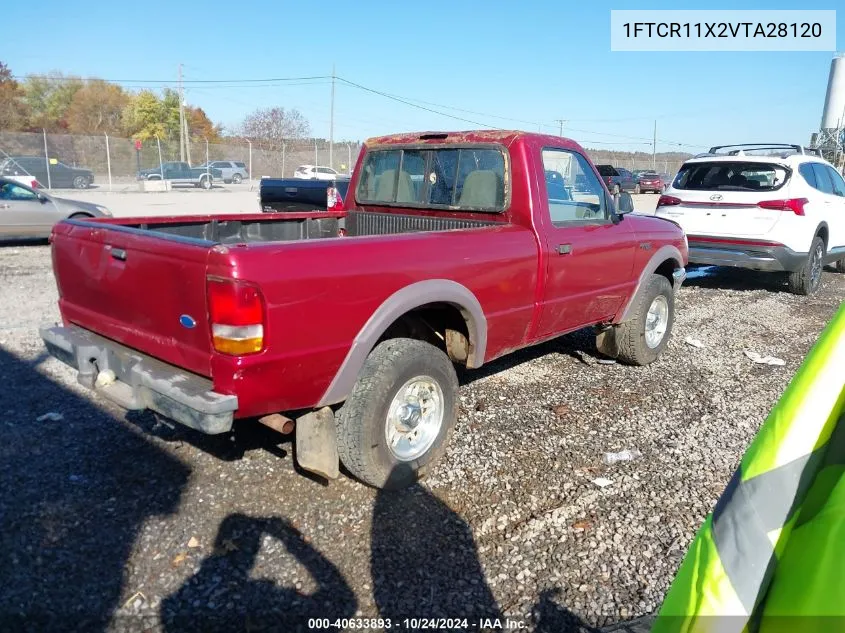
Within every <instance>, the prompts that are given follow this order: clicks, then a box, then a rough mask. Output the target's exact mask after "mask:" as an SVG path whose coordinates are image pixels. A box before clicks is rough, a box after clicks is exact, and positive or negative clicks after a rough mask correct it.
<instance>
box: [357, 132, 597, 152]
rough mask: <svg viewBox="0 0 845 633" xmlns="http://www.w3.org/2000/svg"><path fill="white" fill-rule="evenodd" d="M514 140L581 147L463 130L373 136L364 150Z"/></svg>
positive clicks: (530, 135) (539, 137)
mask: <svg viewBox="0 0 845 633" xmlns="http://www.w3.org/2000/svg"><path fill="white" fill-rule="evenodd" d="M518 140H523V141H531V142H533V143H536V144H539V145H542V146H550V147H559V148H564V149H573V150H579V151H580V150H582V148H581V146H580V145H579V144H578V143H576V142H575V141H573V140H572V139H568V138H563V137H560V136H551V135H548V134H537V133H534V132H525V131H522V130H465V131H460V132H436V131H434V132H402V133H399V134H389V135H387V136H374V137H373V138H369V139H367V141H366V142H365V145H366V146H367V147H377V146H384V145H420V144H423V145H427V144H430V145H450V144H466V143H496V144H500V145H504V146H505V147H509V146H511V145H512V144H513V143H514V142H516V141H518Z"/></svg>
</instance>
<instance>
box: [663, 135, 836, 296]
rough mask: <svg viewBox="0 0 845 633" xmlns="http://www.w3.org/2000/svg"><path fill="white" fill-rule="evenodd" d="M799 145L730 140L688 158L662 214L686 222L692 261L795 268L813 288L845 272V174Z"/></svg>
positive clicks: (802, 286)
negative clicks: (828, 272) (826, 273)
mask: <svg viewBox="0 0 845 633" xmlns="http://www.w3.org/2000/svg"><path fill="white" fill-rule="evenodd" d="M813 151H814V150H811V149H806V148H803V147H801V146H800V145H779V144H769V145H724V146H719V147H713V148H711V149H710V151H709V152H708V153H706V154H702V155H699V156H696V157H695V158H692V159H690V160H688V161H687V162H685V163H684V165H683V166H682V167H681V169H680V171H679V172H678V175H677V176H676V177H675V180H674V181H673V182H672V184H671V185H670V186H669V187H668V188H667V189H666V191H665V193H664V195H662V196H661V197H660V200H659V201H658V203H657V211H656V213H655V214H656V215H658V216H662V217H665V218H669V219H671V220H674V221H675V222H677V223H678V224H680V225H681V226H682V227H683V229H684V232H685V233H686V234H687V240H688V241H689V261H690V263H695V264H711V265H715V266H738V267H742V268H751V269H754V270H764V271H783V272H787V273H789V277H788V278H789V289H790V290H791V291H792V292H794V293H796V294H802V295H807V294H812V293H814V292H815V291H816V290H818V288H819V285H820V284H821V276H822V274H821V273H822V267H823V266H824V265H825V264H832V263H835V264H836V269H837V270H838V271H840V272H845V180H843V178H842V176H841V175H840V174H839V173H838V172H837V171H836V170H835V169H834V168H833V167H832V166H831V165H830V163H828V162H827V161H825V160H823V159H822V158H820V157H818V156H816V155H814V154H812V153H811V152H813Z"/></svg>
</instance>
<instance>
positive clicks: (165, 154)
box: [0, 132, 688, 189]
mask: <svg viewBox="0 0 845 633" xmlns="http://www.w3.org/2000/svg"><path fill="white" fill-rule="evenodd" d="M360 149H361V144H360V143H358V142H340V143H334V145H333V146H332V147H330V146H329V143H328V142H327V141H325V140H319V139H318V140H295V141H294V140H292V141H288V142H284V143H279V144H275V143H268V142H266V141H253V142H252V143H251V144H250V142H248V141H246V140H245V139H231V140H227V142H225V143H206V142H205V141H199V142H198V141H196V140H194V141H192V142H191V143H190V144H189V146H188V147H187V148H186V154H185V155H184V160H185V161H186V162H188V163H190V164H191V165H194V166H196V165H202V164H204V163H205V162H206V160H210V161H216V160H228V161H237V162H242V163H244V164H245V165H246V166H247V168H248V170H249V174H250V177H251V180H253V181H255V180H258V179H260V178H262V177H265V176H266V177H278V178H291V177H293V173H294V171H295V170H296V168H297V167H298V166H299V165H320V166H324V167H331V168H333V169H335V170H336V171H337V172H338V173H341V174H348V173H350V171H351V170H352V167H353V166H354V165H355V161H356V160H357V158H358V152H359V151H360ZM587 153H588V154H589V156H590V158H591V160H592V161H593V162H594V163H596V164H611V165H613V166H615V167H624V168H625V169H630V170H631V171H635V170H651V169H654V170H655V171H657V172H658V173H661V174H667V175H669V176H672V175H674V174H675V173H676V172H677V171H678V169H679V168H680V166H681V164H682V163H683V161H684V159H685V158H687V157H688V155H685V154H678V153H672V154H658V155H657V156H656V157H655V158H654V160H653V159H652V156H651V155H647V154H643V153H641V152H637V153H632V152H624V151H614V150H607V149H602V150H587ZM8 156H13V157H16V158H17V157H23V156H25V157H37V158H39V159H43V165H44V167H43V168H42V173H41V174H33V175H34V176H36V177H38V180H39V181H40V182H41V184H42V185H44V186H45V187H46V186H48V182H47V180H48V178H47V176H46V165H47V164H50V165H51V174H52V175H53V176H54V179H55V180H57V182H54V183H50V184H52V186H53V187H57V186H58V187H62V186H71V185H70V184H68V183H66V182H64V180H62V181H59V180H60V179H59V178H57V176H56V174H57V173H58V172H59V171H60V170H61V169H62V168H63V166H68V167H71V168H80V169H87V170H90V171H92V172H93V174H94V186H96V187H99V188H108V187H111V188H113V189H125V188H126V187H127V186H129V185H132V184H134V183H136V182H137V174H138V171H139V170H142V169H154V168H157V167H159V165H160V163H162V162H168V161H179V160H183V157H182V153H181V152H180V147H179V141H178V140H170V139H152V140H147V141H144V142H143V143H141V146H140V149H137V148H136V143H135V141H134V140H132V139H129V138H121V137H113V136H112V137H109V136H105V135H103V136H83V135H73V134H52V133H41V134H39V133H32V132H0V162H2V159H4V158H6V157H8ZM41 164H42V163H40V162H39V163H38V165H39V166H40V165H41ZM65 180H66V179H65Z"/></svg>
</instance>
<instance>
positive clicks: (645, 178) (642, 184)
mask: <svg viewBox="0 0 845 633" xmlns="http://www.w3.org/2000/svg"><path fill="white" fill-rule="evenodd" d="M649 192H651V193H663V178H662V177H661V176H660V174H658V173H655V172H653V171H652V172H643V173H641V174H640V175H639V176H638V177H637V186H636V187H635V188H634V193H649Z"/></svg>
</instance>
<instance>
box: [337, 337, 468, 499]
mask: <svg viewBox="0 0 845 633" xmlns="http://www.w3.org/2000/svg"><path fill="white" fill-rule="evenodd" d="M457 398H458V378H457V375H456V373H455V368H454V366H453V365H452V362H451V361H450V360H449V357H448V356H446V354H445V353H443V352H442V351H441V350H439V349H438V348H436V347H434V346H433V345H431V344H429V343H426V342H423V341H418V340H416V339H408V338H395V339H389V340H387V341H384V342H382V343H380V344H379V345H377V346H376V348H375V349H374V350H373V351H372V352H370V355H369V356H368V357H367V360H366V362H365V363H364V367H363V368H362V369H361V373H360V374H359V376H358V381H357V382H356V383H355V386H354V387H353V388H352V393H351V394H350V395H349V397H348V398H347V399H346V402H345V403H344V404H343V407H341V409H340V410H339V411H338V413H337V416H336V418H335V420H336V423H337V448H338V454H339V456H340V461H341V462H342V463H343V465H344V466H345V467H346V469H347V470H349V472H351V473H352V474H353V475H354V476H355V477H357V478H358V479H360V480H361V481H363V482H364V483H367V484H369V485H371V486H375V487H376V488H390V489H396V488H404V487H406V486H409V485H411V484H413V483H414V482H415V481H417V480H418V479H420V478H421V477H422V476H424V474H425V471H426V469H427V467H428V466H429V465H431V464H432V463H434V462H435V461H436V460H437V459H438V458H439V457H440V456H441V455H442V454H443V453H444V452H445V450H446V444H447V443H448V440H449V436H450V435H451V433H452V429H453V428H454V426H455V421H456V418H457Z"/></svg>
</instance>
